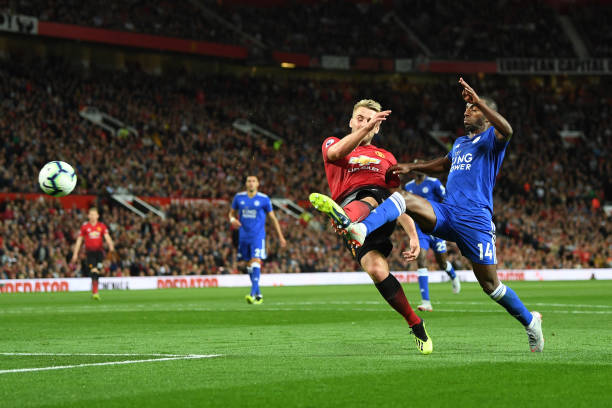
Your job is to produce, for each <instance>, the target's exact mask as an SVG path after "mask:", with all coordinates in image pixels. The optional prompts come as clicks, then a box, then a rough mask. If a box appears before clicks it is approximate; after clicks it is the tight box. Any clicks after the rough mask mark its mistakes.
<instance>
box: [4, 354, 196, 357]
mask: <svg viewBox="0 0 612 408" xmlns="http://www.w3.org/2000/svg"><path fill="white" fill-rule="evenodd" d="M198 355H199V354H156V353H151V354H147V353H0V356H153V357H186V356H198Z"/></svg>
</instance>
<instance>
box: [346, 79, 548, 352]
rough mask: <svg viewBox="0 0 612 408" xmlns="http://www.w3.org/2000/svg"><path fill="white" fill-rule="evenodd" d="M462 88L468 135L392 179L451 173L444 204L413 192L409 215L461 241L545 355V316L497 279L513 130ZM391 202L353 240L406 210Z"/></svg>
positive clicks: (402, 167)
mask: <svg viewBox="0 0 612 408" xmlns="http://www.w3.org/2000/svg"><path fill="white" fill-rule="evenodd" d="M459 84H460V85H461V86H462V88H463V90H462V96H463V99H464V100H465V101H466V102H467V104H466V108H465V112H464V114H463V118H464V119H463V123H464V126H465V130H466V132H467V136H462V137H459V138H458V139H457V140H455V143H454V145H453V148H452V150H451V151H450V152H449V153H448V155H446V156H444V157H441V158H438V159H434V160H430V161H426V162H424V163H405V164H398V165H396V166H395V167H393V168H391V169H389V172H388V173H389V176H391V175H397V174H407V173H410V172H412V171H415V170H416V171H421V172H424V173H427V174H431V173H441V172H444V171H448V172H449V174H448V181H447V183H446V192H447V194H446V199H445V200H444V202H443V203H438V202H435V201H428V200H426V199H424V198H423V197H419V196H417V195H414V194H408V195H407V198H406V199H405V201H404V200H402V203H403V204H404V205H405V211H406V212H407V213H408V215H410V216H411V217H412V218H413V219H414V221H415V222H416V223H417V224H418V225H419V226H420V227H421V229H422V230H423V231H425V232H428V233H430V234H433V235H436V236H438V237H440V238H444V239H446V240H448V241H454V242H456V243H457V246H458V247H459V249H460V250H461V253H462V254H463V255H464V256H465V257H466V258H468V259H469V260H470V261H472V270H473V271H474V274H475V275H476V279H477V280H478V282H479V283H480V286H481V287H482V289H483V290H484V292H485V293H487V294H488V295H489V296H490V297H491V298H492V299H493V300H495V301H496V302H497V303H499V304H500V305H501V306H503V307H504V308H505V309H506V310H507V311H508V312H509V313H510V314H511V315H512V316H514V317H515V318H516V319H517V320H518V321H519V322H520V323H521V324H523V325H524V327H525V329H526V331H527V337H528V339H529V347H530V348H531V351H536V352H537V351H542V350H543V348H544V335H543V334H542V315H541V314H540V313H538V312H535V311H534V312H530V311H529V310H527V308H526V307H525V305H524V304H523V302H522V301H521V300H520V299H519V297H518V296H517V294H516V293H515V292H514V291H513V290H512V289H510V288H509V287H507V286H506V285H504V284H503V283H501V282H500V281H499V278H498V276H497V257H496V255H495V225H494V224H493V186H494V185H495V179H496V177H497V174H498V172H499V168H500V166H501V163H502V161H503V159H504V155H505V153H506V148H507V147H508V143H509V142H510V138H511V137H512V127H511V126H510V124H509V123H508V121H507V120H506V119H505V118H504V117H503V116H502V115H500V114H499V113H498V112H497V106H496V104H495V102H493V100H491V99H489V98H484V97H483V98H481V97H479V96H478V95H477V94H476V92H475V91H474V89H472V88H471V87H470V86H469V85H468V84H467V83H466V82H465V81H464V80H463V78H460V79H459ZM394 194H399V193H398V192H396V193H394ZM392 198H393V195H392V196H391V197H390V198H389V199H387V200H386V201H385V202H383V203H382V204H381V205H379V206H378V207H377V208H376V210H375V211H373V212H372V213H370V215H369V216H368V217H367V218H366V219H365V220H363V221H362V222H360V223H353V224H351V225H349V227H348V228H347V230H348V233H349V234H350V236H351V238H352V239H353V241H354V242H356V243H357V244H359V243H361V242H363V240H365V237H366V236H367V235H368V234H369V233H370V232H372V231H374V230H376V229H377V228H378V227H379V226H381V225H383V224H385V223H386V222H388V221H389V220H393V219H395V218H397V217H398V216H399V215H400V214H401V213H402V212H403V211H402V209H401V208H400V209H398V206H397V197H395V200H392ZM402 207H403V206H402Z"/></svg>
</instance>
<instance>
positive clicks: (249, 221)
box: [232, 191, 272, 240]
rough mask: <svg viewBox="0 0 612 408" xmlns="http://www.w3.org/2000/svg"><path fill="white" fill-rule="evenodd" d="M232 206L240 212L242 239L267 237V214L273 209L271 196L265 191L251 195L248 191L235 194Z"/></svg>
mask: <svg viewBox="0 0 612 408" xmlns="http://www.w3.org/2000/svg"><path fill="white" fill-rule="evenodd" d="M232 208H233V209H234V210H236V212H237V213H238V218H239V220H240V223H241V224H242V226H241V227H240V235H239V237H240V239H241V240H243V239H255V238H265V236H266V215H267V214H268V213H269V212H270V211H272V202H271V201H270V197H268V196H267V195H265V194H263V193H256V194H255V195H254V196H253V197H249V195H248V194H247V192H246V191H242V192H240V193H238V194H236V195H235V196H234V200H233V201H232Z"/></svg>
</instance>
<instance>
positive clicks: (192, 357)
mask: <svg viewBox="0 0 612 408" xmlns="http://www.w3.org/2000/svg"><path fill="white" fill-rule="evenodd" d="M81 355H82V354H81ZM149 355H150V354H149ZM221 356H222V354H189V355H185V356H179V357H165V358H149V359H144V360H125V361H105V362H103V363H85V364H74V365H63V366H50V367H36V368H14V369H10V370H0V374H9V373H24V372H28V371H49V370H64V369H67V368H79V367H95V366H108V365H122V364H139V363H153V362H156V361H171V360H196V359H202V358H214V357H221Z"/></svg>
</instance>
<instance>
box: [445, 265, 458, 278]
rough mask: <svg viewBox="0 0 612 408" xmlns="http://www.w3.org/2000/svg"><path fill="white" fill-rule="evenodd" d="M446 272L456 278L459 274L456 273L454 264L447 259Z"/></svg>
mask: <svg viewBox="0 0 612 408" xmlns="http://www.w3.org/2000/svg"><path fill="white" fill-rule="evenodd" d="M446 274H447V275H448V277H449V278H451V279H455V278H456V277H457V274H456V273H455V268H453V264H452V263H450V262H449V261H446Z"/></svg>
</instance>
